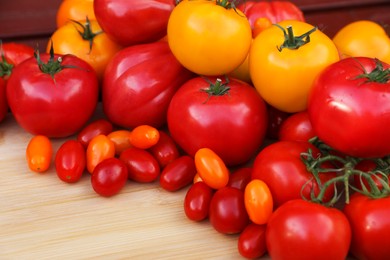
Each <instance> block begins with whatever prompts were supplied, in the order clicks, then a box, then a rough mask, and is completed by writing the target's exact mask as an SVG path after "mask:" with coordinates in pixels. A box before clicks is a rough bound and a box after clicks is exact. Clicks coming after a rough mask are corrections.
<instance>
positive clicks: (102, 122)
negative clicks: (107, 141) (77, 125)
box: [77, 119, 114, 148]
mask: <svg viewBox="0 0 390 260" xmlns="http://www.w3.org/2000/svg"><path fill="white" fill-rule="evenodd" d="M113 129H114V126H113V125H112V123H111V122H110V121H108V120H106V119H97V120H95V121H92V122H90V123H88V124H87V125H86V126H84V127H83V128H82V129H81V130H80V132H79V133H78V134H77V140H78V141H79V142H80V143H81V144H82V145H83V146H84V147H85V148H87V147H88V144H89V142H90V141H91V140H92V138H94V137H95V136H97V135H108V134H109V133H111V132H112V131H113Z"/></svg>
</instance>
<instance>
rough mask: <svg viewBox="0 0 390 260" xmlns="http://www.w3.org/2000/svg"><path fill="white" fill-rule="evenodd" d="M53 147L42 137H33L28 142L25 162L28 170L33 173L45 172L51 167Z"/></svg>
mask: <svg viewBox="0 0 390 260" xmlns="http://www.w3.org/2000/svg"><path fill="white" fill-rule="evenodd" d="M52 155H53V145H52V143H51V141H50V139H49V138H48V137H47V136H44V135H35V136H33V137H32V138H31V139H30V141H29V142H28V145H27V148H26V160H27V165H28V168H29V169H30V170H32V171H34V172H39V173H43V172H46V171H47V170H48V169H49V167H50V165H51V158H52Z"/></svg>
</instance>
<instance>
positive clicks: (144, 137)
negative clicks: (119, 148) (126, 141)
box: [130, 125, 160, 149]
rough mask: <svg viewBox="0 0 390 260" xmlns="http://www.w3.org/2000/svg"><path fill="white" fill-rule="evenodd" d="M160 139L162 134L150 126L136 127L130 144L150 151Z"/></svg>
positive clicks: (131, 135) (132, 132)
mask: <svg viewBox="0 0 390 260" xmlns="http://www.w3.org/2000/svg"><path fill="white" fill-rule="evenodd" d="M159 139H160V132H159V131H158V129H157V128H155V127H153V126H150V125H140V126H137V127H135V128H134V129H133V130H132V131H131V134H130V144H131V145H132V146H134V147H137V148H140V149H148V148H150V147H152V146H153V145H155V144H157V142H158V140H159Z"/></svg>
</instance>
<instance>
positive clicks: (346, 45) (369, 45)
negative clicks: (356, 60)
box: [333, 20, 390, 64]
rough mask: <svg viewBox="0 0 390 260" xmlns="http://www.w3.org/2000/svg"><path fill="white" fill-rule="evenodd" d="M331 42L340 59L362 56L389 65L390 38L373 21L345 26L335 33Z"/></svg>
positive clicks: (357, 22) (362, 21)
mask: <svg viewBox="0 0 390 260" xmlns="http://www.w3.org/2000/svg"><path fill="white" fill-rule="evenodd" d="M333 42H334V43H335V44H336V46H337V48H338V49H339V52H340V55H341V57H342V58H346V57H351V56H352V57H358V56H364V57H370V58H377V59H379V60H381V61H384V62H386V63H388V64H390V38H389V36H388V35H387V34H386V31H385V30H384V29H383V27H382V26H380V25H379V24H377V23H375V22H373V21H368V20H360V21H356V22H352V23H350V24H347V25H346V26H344V27H343V28H341V30H340V31H338V32H337V33H336V35H335V36H334V38H333Z"/></svg>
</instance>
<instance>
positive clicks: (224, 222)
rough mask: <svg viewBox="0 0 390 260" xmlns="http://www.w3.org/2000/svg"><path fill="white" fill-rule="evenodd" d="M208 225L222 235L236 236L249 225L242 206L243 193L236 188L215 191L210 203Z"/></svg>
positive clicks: (246, 214)
mask: <svg viewBox="0 0 390 260" xmlns="http://www.w3.org/2000/svg"><path fill="white" fill-rule="evenodd" d="M209 219H210V224H211V225H212V226H213V228H214V229H215V230H217V231H218V232H220V233H223V234H237V233H240V232H242V231H243V230H244V228H245V227H246V226H247V225H248V224H249V216H248V213H247V212H246V209H245V205H244V193H243V192H242V191H241V190H239V189H236V188H232V187H224V188H221V189H219V190H217V191H216V192H215V193H214V195H213V198H212V199H211V202H210V212H209Z"/></svg>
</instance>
